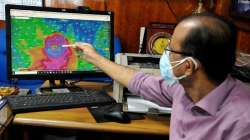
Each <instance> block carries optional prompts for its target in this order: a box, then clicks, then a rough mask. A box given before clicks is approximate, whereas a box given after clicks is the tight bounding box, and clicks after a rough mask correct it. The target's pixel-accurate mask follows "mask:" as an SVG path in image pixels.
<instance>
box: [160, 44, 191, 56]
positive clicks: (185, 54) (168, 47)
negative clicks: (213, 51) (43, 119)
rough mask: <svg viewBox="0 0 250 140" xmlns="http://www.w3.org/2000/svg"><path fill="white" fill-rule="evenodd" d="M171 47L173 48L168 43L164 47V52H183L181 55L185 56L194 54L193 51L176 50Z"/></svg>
mask: <svg viewBox="0 0 250 140" xmlns="http://www.w3.org/2000/svg"><path fill="white" fill-rule="evenodd" d="M170 48H171V47H170V45H167V46H166V47H165V48H164V52H166V51H169V52H173V53H177V54H181V55H184V56H193V55H192V53H188V52H180V51H175V50H171V49H170Z"/></svg>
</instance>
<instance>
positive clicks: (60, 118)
mask: <svg viewBox="0 0 250 140" xmlns="http://www.w3.org/2000/svg"><path fill="white" fill-rule="evenodd" d="M90 84H92V83H90ZM87 87H89V85H87ZM13 124H14V125H16V126H17V125H18V126H32V127H46V128H60V129H68V130H81V131H93V132H102V133H103V132H105V133H117V134H139V135H158V136H166V137H167V136H168V134H169V118H168V117H166V116H164V117H159V116H146V118H145V119H144V120H132V122H131V123H129V124H120V123H116V122H105V123H96V122H95V119H94V118H93V117H92V115H91V113H90V112H89V111H88V109H87V108H84V107H82V108H73V109H62V110H52V111H42V112H31V113H22V114H17V115H16V116H15V118H14V120H13Z"/></svg>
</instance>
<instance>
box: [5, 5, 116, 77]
mask: <svg viewBox="0 0 250 140" xmlns="http://www.w3.org/2000/svg"><path fill="white" fill-rule="evenodd" d="M6 27H7V35H6V37H7V45H6V46H7V61H8V62H7V63H8V66H7V67H8V76H9V78H16V79H65V78H80V77H96V76H103V75H104V73H103V72H102V71H101V70H100V69H98V68H97V67H95V66H94V65H92V64H90V63H88V62H87V61H85V60H84V59H83V58H82V57H81V55H83V54H82V53H81V52H79V51H77V50H76V49H74V48H71V47H63V45H69V44H74V43H76V42H85V43H90V44H92V45H93V47H94V48H95V49H96V51H97V52H98V53H99V54H101V55H103V56H104V57H106V58H107V59H110V60H113V13H112V12H108V11H105V12H104V11H85V12H84V11H81V12H80V11H76V10H73V9H59V8H42V7H33V6H17V5H7V6H6Z"/></svg>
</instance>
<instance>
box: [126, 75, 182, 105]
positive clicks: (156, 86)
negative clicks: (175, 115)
mask: <svg viewBox="0 0 250 140" xmlns="http://www.w3.org/2000/svg"><path fill="white" fill-rule="evenodd" d="M180 88H182V86H181V85H180V84H175V85H173V86H168V85H167V83H166V82H165V81H164V79H163V78H162V77H160V76H158V77H157V76H152V75H149V74H145V73H142V72H138V73H136V74H135V75H134V76H133V78H132V79H131V80H130V81H129V84H128V90H129V91H130V92H132V93H133V94H135V95H139V96H141V97H142V98H144V99H147V100H150V101H152V102H155V103H157V104H158V105H160V106H168V107H170V106H171V105H172V101H173V94H174V93H175V92H176V91H178V89H180Z"/></svg>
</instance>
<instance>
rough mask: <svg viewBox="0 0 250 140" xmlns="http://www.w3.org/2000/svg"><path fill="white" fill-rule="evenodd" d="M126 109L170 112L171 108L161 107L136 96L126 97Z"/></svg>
mask: <svg viewBox="0 0 250 140" xmlns="http://www.w3.org/2000/svg"><path fill="white" fill-rule="evenodd" d="M126 111H127V112H136V113H154V114H170V113H171V111H172V108H170V107H162V106H159V105H157V104H156V103H153V102H151V101H148V100H145V99H142V98H138V97H127V110H126Z"/></svg>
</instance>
